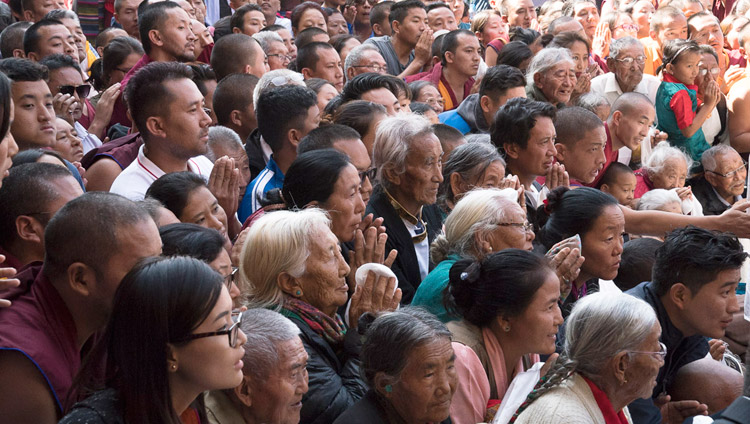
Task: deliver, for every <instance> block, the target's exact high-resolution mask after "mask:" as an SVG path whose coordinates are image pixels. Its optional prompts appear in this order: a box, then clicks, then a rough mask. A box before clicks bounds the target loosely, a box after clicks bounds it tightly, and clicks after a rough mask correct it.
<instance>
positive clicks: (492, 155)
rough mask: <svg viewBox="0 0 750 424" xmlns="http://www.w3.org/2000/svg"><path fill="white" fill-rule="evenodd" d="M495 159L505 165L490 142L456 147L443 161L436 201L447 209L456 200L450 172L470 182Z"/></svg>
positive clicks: (479, 175) (482, 172)
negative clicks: (441, 178) (441, 179)
mask: <svg viewBox="0 0 750 424" xmlns="http://www.w3.org/2000/svg"><path fill="white" fill-rule="evenodd" d="M495 161H501V163H502V164H503V167H504V166H505V160H504V159H503V157H502V156H501V155H500V153H499V152H498V151H497V148H496V147H495V146H494V145H492V144H489V143H466V144H462V145H460V146H458V147H456V148H455V149H454V150H453V152H451V155H450V156H449V157H448V159H447V160H446V161H445V162H444V163H443V182H442V183H441V184H440V187H439V188H438V195H437V203H438V204H439V205H440V206H441V207H442V208H443V209H444V210H448V209H449V208H448V207H447V206H448V203H455V202H456V198H455V196H454V193H453V188H452V187H451V181H450V179H451V174H453V173H454V172H457V173H458V175H460V176H461V178H462V179H463V180H464V181H466V183H467V184H471V183H473V182H474V181H476V180H477V179H479V177H481V176H482V174H484V172H485V171H486V170H487V167H489V166H490V165H491V164H492V163H493V162H495ZM436 263H437V262H436Z"/></svg>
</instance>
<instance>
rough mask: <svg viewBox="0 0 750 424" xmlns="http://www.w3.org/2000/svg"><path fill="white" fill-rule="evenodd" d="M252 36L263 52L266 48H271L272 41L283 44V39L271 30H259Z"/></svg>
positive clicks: (266, 50) (266, 51)
mask: <svg viewBox="0 0 750 424" xmlns="http://www.w3.org/2000/svg"><path fill="white" fill-rule="evenodd" d="M253 38H255V40H256V41H257V42H258V43H260V47H261V48H262V49H263V51H264V52H265V53H268V49H270V48H271V44H272V43H281V44H284V39H282V38H281V36H280V35H279V34H277V33H275V32H273V31H261V32H257V33H255V34H253Z"/></svg>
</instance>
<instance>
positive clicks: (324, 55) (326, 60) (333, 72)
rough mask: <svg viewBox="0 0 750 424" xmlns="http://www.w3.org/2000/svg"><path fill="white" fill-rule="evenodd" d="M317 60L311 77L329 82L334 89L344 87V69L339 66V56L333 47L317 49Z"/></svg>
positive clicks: (339, 89)
mask: <svg viewBox="0 0 750 424" xmlns="http://www.w3.org/2000/svg"><path fill="white" fill-rule="evenodd" d="M317 53H318V61H317V62H316V63H315V69H313V72H312V73H311V75H310V76H311V77H312V78H322V79H324V80H326V81H328V82H330V83H331V84H332V85H333V86H334V87H336V90H338V91H341V89H342V88H343V87H344V70H343V68H342V67H341V58H340V57H339V54H338V53H336V49H334V48H330V49H328V48H326V49H318V50H317Z"/></svg>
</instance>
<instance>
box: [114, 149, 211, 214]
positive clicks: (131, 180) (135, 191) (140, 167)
mask: <svg viewBox="0 0 750 424" xmlns="http://www.w3.org/2000/svg"><path fill="white" fill-rule="evenodd" d="M188 169H190V170H191V171H193V172H194V173H196V174H198V175H200V176H201V177H203V179H204V180H206V182H208V178H209V177H210V176H211V171H212V170H213V169H214V164H213V163H211V161H210V160H209V159H208V158H207V157H205V156H202V155H201V156H196V157H194V158H191V159H189V160H188ZM164 174H166V172H164V171H162V170H161V169H159V167H158V166H156V164H154V163H153V162H151V160H150V159H149V158H147V157H146V155H144V154H143V146H141V148H140V149H138V157H137V158H136V159H135V160H134V161H133V162H132V163H131V164H130V165H128V167H127V168H125V169H124V170H123V171H122V172H121V173H120V175H118V176H117V178H115V181H114V182H113V183H112V187H111V188H110V189H109V191H110V192H111V193H115V194H119V195H122V196H125V197H127V198H128V199H130V200H134V201H138V200H143V198H144V197H146V191H147V190H148V188H149V187H151V184H153V182H154V181H156V180H157V179H158V178H159V177H161V176H162V175H164Z"/></svg>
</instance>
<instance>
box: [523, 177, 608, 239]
mask: <svg viewBox="0 0 750 424" xmlns="http://www.w3.org/2000/svg"><path fill="white" fill-rule="evenodd" d="M609 206H615V207H619V205H618V203H617V199H615V198H614V197H612V196H611V195H610V194H607V193H604V192H603V191H599V190H597V189H595V188H589V187H580V188H577V189H575V190H571V189H569V188H567V187H557V188H556V189H554V190H552V191H550V192H549V195H548V196H547V204H546V205H542V206H540V207H539V211H538V213H537V218H538V219H539V222H538V224H539V227H540V228H539V231H537V240H539V242H540V243H542V245H543V246H544V248H545V249H547V250H549V249H550V248H551V247H552V246H553V245H554V244H555V243H557V242H559V241H562V240H563V239H566V238H568V237H571V236H574V235H576V234H579V235H580V236H581V238H583V237H584V235H585V234H586V233H588V232H589V231H590V230H591V228H592V227H593V226H594V223H595V222H596V219H597V218H598V217H599V216H600V215H601V214H602V213H603V211H604V209H605V208H607V207H609ZM547 211H549V215H547Z"/></svg>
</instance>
